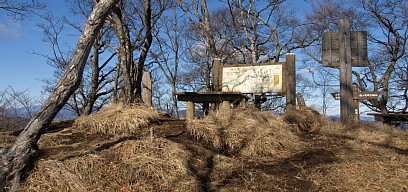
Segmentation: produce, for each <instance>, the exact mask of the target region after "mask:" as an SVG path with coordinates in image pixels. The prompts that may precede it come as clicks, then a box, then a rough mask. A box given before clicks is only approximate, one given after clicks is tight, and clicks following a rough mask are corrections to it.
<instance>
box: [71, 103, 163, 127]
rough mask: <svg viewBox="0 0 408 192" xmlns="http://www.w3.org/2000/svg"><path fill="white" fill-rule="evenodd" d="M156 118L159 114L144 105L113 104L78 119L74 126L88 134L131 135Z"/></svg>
mask: <svg viewBox="0 0 408 192" xmlns="http://www.w3.org/2000/svg"><path fill="white" fill-rule="evenodd" d="M158 118H159V114H158V113H157V112H156V111H155V110H153V109H151V108H149V107H146V106H144V105H132V106H127V105H124V104H121V103H115V104H111V105H110V106H108V107H107V108H105V109H103V110H102V111H100V112H98V113H96V114H94V115H90V116H84V117H80V118H78V119H77V120H76V121H75V126H76V127H79V128H82V129H88V131H89V132H90V133H103V134H132V133H137V132H138V131H140V130H139V129H140V128H145V127H147V126H149V125H150V124H151V123H152V122H155V121H157V119H158Z"/></svg>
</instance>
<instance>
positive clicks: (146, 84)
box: [142, 71, 153, 107]
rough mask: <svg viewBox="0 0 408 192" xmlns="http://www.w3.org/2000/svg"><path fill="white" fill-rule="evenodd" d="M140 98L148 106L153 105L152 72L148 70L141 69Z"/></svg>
mask: <svg viewBox="0 0 408 192" xmlns="http://www.w3.org/2000/svg"><path fill="white" fill-rule="evenodd" d="M142 87H143V90H142V100H143V102H144V103H145V105H147V106H148V107H152V106H153V101H152V96H153V91H152V74H151V73H150V72H148V71H143V78H142Z"/></svg>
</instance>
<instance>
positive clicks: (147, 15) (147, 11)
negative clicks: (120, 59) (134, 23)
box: [135, 0, 153, 98]
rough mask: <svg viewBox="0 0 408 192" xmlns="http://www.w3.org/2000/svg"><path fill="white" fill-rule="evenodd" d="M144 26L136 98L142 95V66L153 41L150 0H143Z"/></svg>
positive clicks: (138, 64)
mask: <svg viewBox="0 0 408 192" xmlns="http://www.w3.org/2000/svg"><path fill="white" fill-rule="evenodd" d="M143 6H144V27H145V29H146V34H145V35H146V36H145V42H144V45H143V49H142V52H141V53H140V57H139V62H138V63H137V75H136V90H135V91H136V92H135V95H136V97H138V98H141V96H142V77H143V68H144V65H145V61H146V58H147V54H148V53H149V49H150V46H151V45H152V41H153V34H152V9H151V4H150V0H144V4H143Z"/></svg>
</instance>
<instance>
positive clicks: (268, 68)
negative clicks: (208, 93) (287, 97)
mask: <svg viewBox="0 0 408 192" xmlns="http://www.w3.org/2000/svg"><path fill="white" fill-rule="evenodd" d="M222 91H230V92H241V93H270V92H282V91H283V90H282V65H260V66H243V67H223V70H222Z"/></svg>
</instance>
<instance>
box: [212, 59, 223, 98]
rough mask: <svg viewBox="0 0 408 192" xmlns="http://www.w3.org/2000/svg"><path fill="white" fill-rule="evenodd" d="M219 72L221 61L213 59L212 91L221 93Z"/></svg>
mask: <svg viewBox="0 0 408 192" xmlns="http://www.w3.org/2000/svg"><path fill="white" fill-rule="evenodd" d="M220 71H221V60H220V59H218V58H215V59H214V60H213V68H212V72H213V74H212V76H213V78H212V79H213V90H214V91H221V82H222V81H221V76H220Z"/></svg>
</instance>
